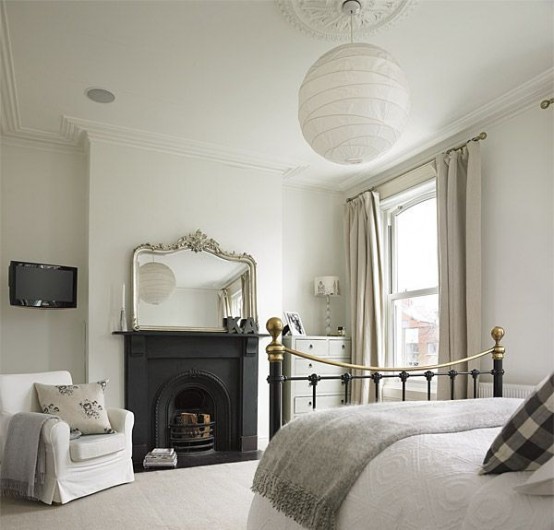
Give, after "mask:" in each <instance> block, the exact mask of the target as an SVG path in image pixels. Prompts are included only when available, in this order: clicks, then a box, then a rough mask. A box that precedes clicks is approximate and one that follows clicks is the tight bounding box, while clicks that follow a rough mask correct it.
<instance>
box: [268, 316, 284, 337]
mask: <svg viewBox="0 0 554 530" xmlns="http://www.w3.org/2000/svg"><path fill="white" fill-rule="evenodd" d="M265 327H266V329H267V331H269V334H270V335H271V338H272V339H273V340H274V341H275V340H276V339H277V337H278V336H279V335H280V334H281V333H282V332H283V321H282V320H281V319H280V318H279V317H272V318H270V319H269V320H268V321H267V324H266V325H265Z"/></svg>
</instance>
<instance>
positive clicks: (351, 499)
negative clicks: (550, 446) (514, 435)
mask: <svg viewBox="0 0 554 530" xmlns="http://www.w3.org/2000/svg"><path fill="white" fill-rule="evenodd" d="M499 431H500V429H499V428H494V429H477V430H472V431H465V432H460V433H447V434H425V435H420V436H413V437H410V438H405V439H403V440H400V441H398V442H396V443H394V444H393V445H392V446H390V447H388V448H387V449H385V450H384V451H383V452H382V453H380V454H379V455H378V456H376V457H375V458H374V459H373V460H372V461H371V462H370V463H369V464H368V465H367V466H366V468H365V469H364V471H362V473H361V474H360V476H359V478H358V480H357V481H356V482H355V483H354V485H353V486H352V489H351V490H350V493H349V494H348V495H347V497H346V499H345V500H344V502H343V504H342V506H341V508H340V510H339V513H338V517H337V527H338V529H339V530H369V529H373V528H375V529H379V530H389V529H390V530H392V529H398V530H435V529H436V530H449V529H462V530H477V529H479V530H482V529H483V528H487V530H490V529H495V528H498V529H502V530H522V529H533V530H554V523H553V521H554V517H553V516H554V510H553V506H554V500H553V498H552V497H538V496H529V495H523V494H521V493H517V492H515V491H513V489H512V488H513V486H515V485H516V484H520V483H522V482H524V481H525V480H526V479H527V478H528V477H529V476H530V472H520V473H505V474H502V475H479V474H478V472H479V469H480V465H481V463H482V461H483V458H484V455H485V453H486V451H487V449H488V448H489V446H490V444H491V443H492V441H493V439H494V437H495V436H496V435H497V434H498V432H499ZM522 522H524V524H523V526H522ZM247 528H248V530H300V529H301V528H302V527H301V526H299V525H298V524H297V523H296V522H295V521H293V520H292V519H290V518H288V517H286V516H285V515H284V514H283V513H282V512H278V511H277V510H275V509H274V508H273V507H272V506H271V503H270V502H269V501H268V500H266V499H265V498H263V497H261V496H260V495H255V497H254V500H253V501H252V505H251V508H250V513H249V517H248V526H247Z"/></svg>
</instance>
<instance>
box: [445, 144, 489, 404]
mask: <svg viewBox="0 0 554 530" xmlns="http://www.w3.org/2000/svg"><path fill="white" fill-rule="evenodd" d="M436 162H437V215H438V238H439V307H440V309H439V322H440V332H439V363H443V362H449V361H455V360H457V359H462V358H464V357H466V356H467V355H473V354H474V353H477V352H479V351H481V151H480V145H479V143H478V142H470V143H468V144H467V146H466V147H464V148H463V149H460V150H456V151H452V152H451V153H449V154H441V155H439V156H438V157H437V161H436ZM476 362H477V363H478V361H476ZM468 368H469V369H470V370H471V369H472V368H473V366H469V367H468ZM456 369H458V370H463V369H464V368H462V367H456ZM449 383H450V382H449V380H448V378H444V377H441V378H439V386H438V399H448V397H449V388H450V387H449ZM464 397H467V378H465V377H464V378H461V377H458V378H457V381H456V398H464Z"/></svg>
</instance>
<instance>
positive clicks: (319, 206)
mask: <svg viewBox="0 0 554 530" xmlns="http://www.w3.org/2000/svg"><path fill="white" fill-rule="evenodd" d="M343 211H344V199H343V197H342V194H338V193H331V192H324V191H313V190H307V189H298V188H293V187H286V188H285V189H284V200H283V308H284V310H285V311H295V312H297V313H299V314H300V318H301V319H302V323H303V324H304V328H305V330H306V333H307V334H308V335H324V334H325V310H326V300H325V298H317V297H315V296H314V278H315V277H316V276H338V277H339V280H340V286H341V293H342V296H339V297H336V298H335V297H332V298H331V300H330V305H331V332H332V333H336V330H337V326H344V325H345V308H346V306H347V299H348V291H347V279H346V276H345V270H346V266H345V263H346V261H345V250H344V228H343V226H344V224H343ZM347 333H348V334H349V333H350V332H349V330H347Z"/></svg>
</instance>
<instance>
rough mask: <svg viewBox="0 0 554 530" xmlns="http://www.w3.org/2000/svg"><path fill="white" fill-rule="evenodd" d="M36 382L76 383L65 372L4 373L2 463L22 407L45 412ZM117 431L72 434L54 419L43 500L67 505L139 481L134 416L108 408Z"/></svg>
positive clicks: (46, 435) (47, 434) (48, 433)
mask: <svg viewBox="0 0 554 530" xmlns="http://www.w3.org/2000/svg"><path fill="white" fill-rule="evenodd" d="M35 383H42V384H46V385H71V384H72V380H71V374H70V373H69V372H66V371H59V372H41V373H32V374H0V465H1V461H2V458H3V453H4V444H5V441H6V433H7V430H8V425H9V422H10V418H11V416H12V415H13V414H15V413H17V412H41V409H40V405H39V402H38V399H37V394H36V391H35V386H34V384H35ZM107 412H108V417H109V420H110V423H111V425H112V428H113V430H115V431H116V433H115V434H107V435H106V434H98V435H87V436H82V437H81V438H78V439H76V440H71V441H70V439H69V425H68V424H67V423H65V422H64V421H56V422H53V421H50V422H47V423H46V424H45V427H44V428H43V430H42V440H43V442H44V444H45V448H46V482H45V484H44V488H43V492H42V495H41V498H40V500H41V501H42V502H44V503H46V504H52V502H57V503H61V504H64V503H66V502H69V501H71V500H73V499H76V498H78V497H83V496H85V495H89V494H91V493H95V492H97V491H100V490H103V489H106V488H110V487H112V486H117V485H119V484H124V483H126V482H132V481H133V480H134V473H133V464H132V460H131V452H132V439H131V437H132V430H133V424H134V415H133V413H132V412H130V411H128V410H123V409H115V408H112V409H107Z"/></svg>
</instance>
